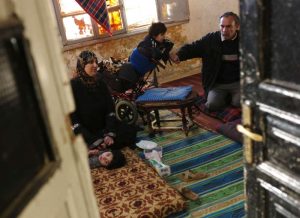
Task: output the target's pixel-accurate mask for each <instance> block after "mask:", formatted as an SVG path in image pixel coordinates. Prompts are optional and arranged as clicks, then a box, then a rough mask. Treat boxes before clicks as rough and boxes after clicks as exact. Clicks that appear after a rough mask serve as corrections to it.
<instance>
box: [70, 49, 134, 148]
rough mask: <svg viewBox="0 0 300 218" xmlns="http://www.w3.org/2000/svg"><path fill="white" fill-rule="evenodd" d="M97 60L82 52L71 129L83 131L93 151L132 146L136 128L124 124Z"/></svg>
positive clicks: (78, 131) (72, 84)
mask: <svg viewBox="0 0 300 218" xmlns="http://www.w3.org/2000/svg"><path fill="white" fill-rule="evenodd" d="M97 67H98V61H97V57H96V55H95V54H94V53H93V52H91V51H82V52H81V53H80V55H79V57H78V60H77V67H76V76H75V78H73V79H72V80H71V86H72V90H73V94H74V100H75V105H76V110H75V112H73V113H72V114H71V120H72V125H73V126H72V129H73V131H74V133H75V134H79V133H81V134H82V135H83V138H84V140H85V142H86V144H87V146H88V149H89V150H91V151H94V150H95V149H97V150H103V149H107V148H108V149H120V148H122V147H125V146H129V147H133V146H134V145H135V140H136V129H135V128H134V127H131V126H129V125H127V124H125V123H121V122H119V121H118V120H117V119H116V116H115V105H114V102H113V99H112V97H111V95H110V92H109V90H108V88H107V86H106V84H105V83H104V82H103V81H102V80H101V79H100V77H99V75H98V73H97Z"/></svg>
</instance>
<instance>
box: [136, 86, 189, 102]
mask: <svg viewBox="0 0 300 218" xmlns="http://www.w3.org/2000/svg"><path fill="white" fill-rule="evenodd" d="M191 91H192V86H178V87H168V88H153V89H149V90H147V91H146V92H145V93H144V94H143V95H141V96H139V97H138V98H137V100H136V102H146V101H180V100H184V99H185V98H186V97H187V96H188V95H189V94H190V93H191Z"/></svg>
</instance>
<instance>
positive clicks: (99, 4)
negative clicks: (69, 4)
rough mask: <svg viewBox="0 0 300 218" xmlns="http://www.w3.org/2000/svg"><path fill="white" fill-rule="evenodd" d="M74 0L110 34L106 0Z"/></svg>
mask: <svg viewBox="0 0 300 218" xmlns="http://www.w3.org/2000/svg"><path fill="white" fill-rule="evenodd" d="M76 2H77V3H78V4H79V5H80V6H81V7H82V8H83V9H84V10H85V11H86V13H88V14H89V15H90V16H91V17H92V18H93V19H94V20H95V21H96V22H97V23H98V24H100V25H101V26H102V27H103V28H104V29H105V30H106V32H108V33H109V35H112V33H111V28H110V23H109V17H108V11H107V8H106V0H76Z"/></svg>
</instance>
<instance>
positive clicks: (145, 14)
mask: <svg viewBox="0 0 300 218" xmlns="http://www.w3.org/2000/svg"><path fill="white" fill-rule="evenodd" d="M53 3H54V7H55V11H56V16H57V21H58V24H59V28H60V33H61V36H62V40H63V44H64V45H72V44H76V43H82V42H84V41H90V40H97V39H100V40H101V39H105V38H108V37H110V36H109V34H108V33H107V32H106V31H105V30H104V29H103V28H102V27H101V26H100V25H99V24H97V23H96V22H95V21H94V20H93V19H92V18H91V17H90V16H89V15H88V14H87V13H86V12H85V11H84V10H83V9H82V8H81V7H80V6H79V4H78V3H77V2H76V1H75V0H53ZM106 5H107V10H108V13H109V22H110V26H111V30H112V35H113V36H116V35H120V34H125V35H126V34H127V33H132V32H137V31H141V30H145V29H147V28H148V26H149V25H150V24H151V23H152V22H157V21H161V22H164V23H174V22H181V21H185V20H188V19H189V9H188V0H147V1H141V0H106Z"/></svg>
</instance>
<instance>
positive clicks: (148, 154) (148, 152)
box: [144, 146, 162, 159]
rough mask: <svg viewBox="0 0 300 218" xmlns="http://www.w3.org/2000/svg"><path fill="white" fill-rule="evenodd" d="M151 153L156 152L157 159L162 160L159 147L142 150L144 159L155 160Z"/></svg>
mask: <svg viewBox="0 0 300 218" xmlns="http://www.w3.org/2000/svg"><path fill="white" fill-rule="evenodd" d="M153 151H156V152H157V153H158V155H159V157H160V158H162V147H161V146H157V147H155V148H153V149H144V155H145V158H146V159H155V158H154V157H153V154H154V153H155V152H153Z"/></svg>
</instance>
